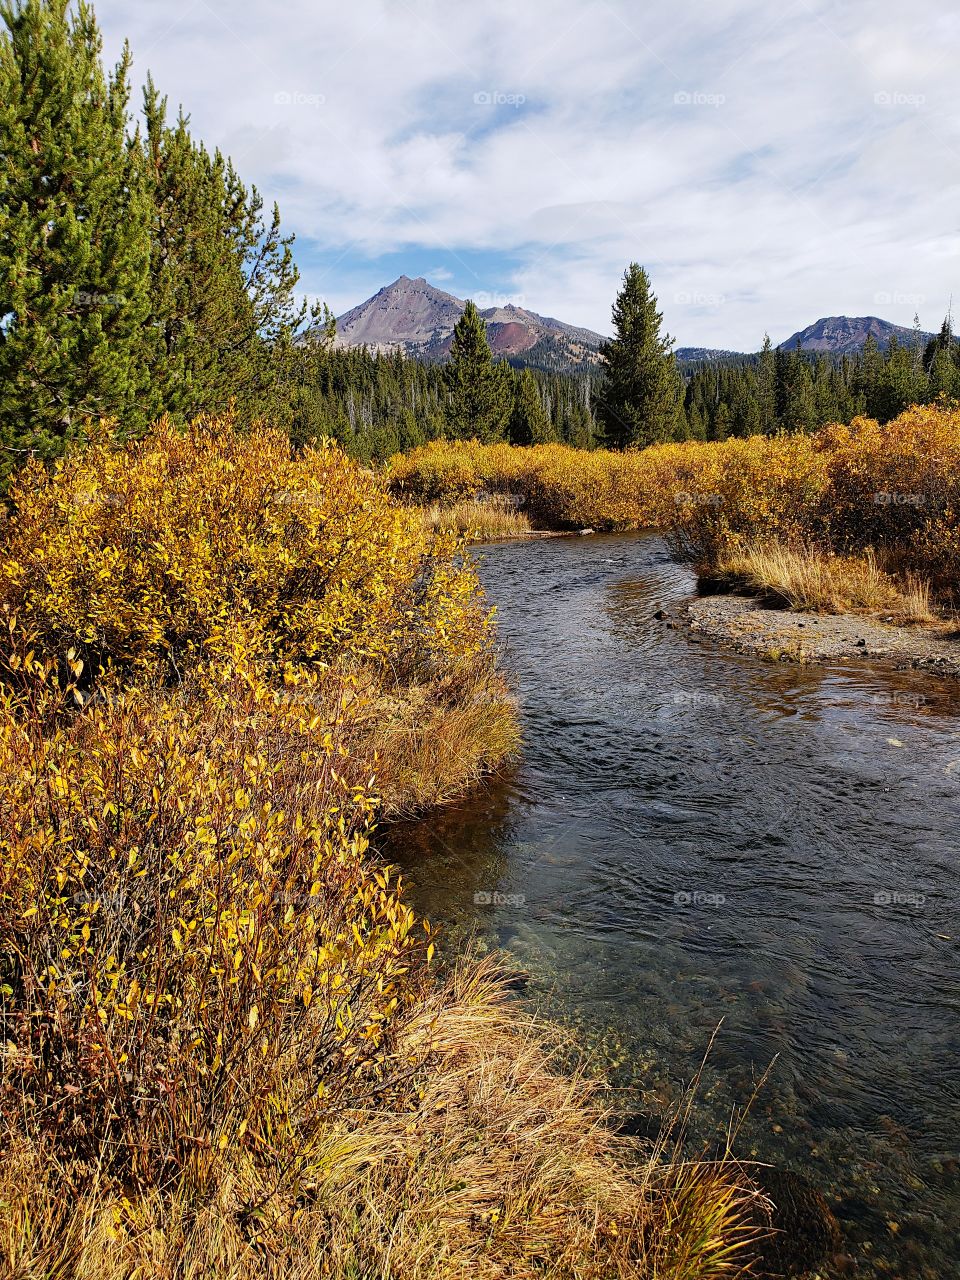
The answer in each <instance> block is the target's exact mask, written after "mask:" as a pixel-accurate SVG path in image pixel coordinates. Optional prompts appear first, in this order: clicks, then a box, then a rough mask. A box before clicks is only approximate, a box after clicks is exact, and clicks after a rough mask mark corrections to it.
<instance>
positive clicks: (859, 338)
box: [780, 316, 933, 356]
mask: <svg viewBox="0 0 960 1280" xmlns="http://www.w3.org/2000/svg"><path fill="white" fill-rule="evenodd" d="M920 336H921V339H922V340H923V341H924V342H926V341H927V340H928V339H929V338H932V337H933V334H932V333H923V334H921V335H920ZM868 337H873V338H874V339H875V340H876V343H877V346H879V347H880V349H881V350H886V348H887V347H888V346H889V345H890V339H891V338H896V340H897V342H899V343H900V345H901V346H903V345H904V344H909V343H912V342H913V341H914V332H913V330H912V329H907V328H905V327H904V326H903V325H902V324H891V323H890V321H889V320H881V319H879V318H878V317H877V316H824V317H823V319H822V320H817V321H815V322H814V323H813V324H809V325H807V327H806V329H800V330H798V331H797V332H796V333H794V334H792V335H791V337H789V338H788V339H787V340H786V342H781V343H780V347H781V350H783V351H787V350H792V349H793V348H794V347H796V345H797V343H798V342H799V343H800V346H801V348H802V349H803V350H804V351H823V352H825V353H826V354H828V355H835V356H845V355H852V354H854V352H857V351H862V350H863V344H864V343H865V342H866V340H867V338H868Z"/></svg>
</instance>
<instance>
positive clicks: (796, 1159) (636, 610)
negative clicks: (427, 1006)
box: [389, 536, 960, 1280]
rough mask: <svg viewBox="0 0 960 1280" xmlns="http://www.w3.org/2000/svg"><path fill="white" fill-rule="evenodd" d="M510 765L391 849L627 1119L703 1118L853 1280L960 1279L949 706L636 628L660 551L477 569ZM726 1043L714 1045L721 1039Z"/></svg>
mask: <svg viewBox="0 0 960 1280" xmlns="http://www.w3.org/2000/svg"><path fill="white" fill-rule="evenodd" d="M481 576H482V578H483V581H484V585H485V587H486V589H487V593H488V595H489V597H490V599H491V601H492V602H493V603H495V604H496V605H497V608H498V611H499V621H500V634H501V638H502V641H503V645H504V663H505V666H506V668H507V670H508V671H509V672H510V673H511V676H512V678H513V681H514V685H515V689H516V692H517V696H518V700H519V704H520V709H521V715H522V720H523V728H524V740H525V748H524V755H523V759H522V761H521V763H520V764H519V766H518V767H517V768H516V769H515V770H514V771H513V772H512V773H511V774H510V776H508V777H506V778H504V779H501V780H498V781H497V782H495V783H493V784H491V785H490V786H488V787H487V788H485V789H484V790H483V791H482V792H481V793H479V794H478V795H476V796H474V797H472V798H471V799H470V800H469V801H468V802H467V803H465V804H463V805H460V806H458V807H457V808H456V809H454V810H451V811H449V812H447V813H444V814H443V815H441V816H440V817H439V818H437V817H434V818H432V819H430V820H429V821H426V822H422V823H417V824H410V825H408V826H406V827H405V828H403V829H401V830H400V831H399V832H397V833H396V834H395V836H394V838H393V841H392V844H391V847H390V849H389V853H390V856H392V857H393V858H395V859H396V860H398V861H400V862H401V863H403V864H404V865H405V866H406V868H407V870H408V874H409V878H410V879H411V880H412V882H413V888H414V893H415V897H416V899H417V901H418V905H419V906H420V908H421V909H422V910H424V911H425V912H426V913H427V914H429V915H430V916H431V917H432V918H434V919H435V920H439V921H441V922H443V923H444V924H445V925H446V926H447V929H448V932H449V933H450V934H451V935H452V936H453V937H456V935H457V933H458V931H459V930H460V929H462V928H479V929H480V930H481V931H482V932H483V933H484V934H485V935H486V936H488V937H489V938H490V939H491V940H492V941H496V942H498V943H499V944H501V945H502V946H504V947H506V948H507V949H508V950H509V951H510V952H512V953H513V954H514V955H515V957H516V958H517V960H518V962H519V963H520V964H521V965H522V967H523V968H524V969H525V970H526V971H527V972H528V973H529V974H530V975H531V979H532V989H531V992H530V993H528V994H531V995H533V996H534V998H537V999H538V1000H539V1002H540V1004H541V1005H542V1006H543V1007H544V1008H545V1009H546V1010H547V1011H548V1012H550V1013H551V1015H553V1016H558V1015H559V1016H562V1017H564V1018H567V1019H568V1020H570V1021H571V1022H573V1023H574V1024H576V1025H577V1026H578V1028H579V1031H580V1034H581V1038H582V1040H583V1041H584V1043H586V1044H587V1045H588V1046H590V1047H592V1048H593V1049H594V1050H595V1051H597V1052H598V1053H599V1054H600V1055H601V1057H602V1060H603V1062H604V1064H605V1066H606V1068H607V1070H608V1072H609V1073H610V1074H611V1077H612V1079H613V1082H614V1084H615V1085H616V1086H617V1087H618V1088H620V1089H621V1090H623V1100H624V1104H625V1105H631V1104H632V1105H634V1106H636V1107H639V1108H641V1109H644V1110H647V1111H650V1112H652V1113H654V1114H661V1113H662V1112H663V1111H664V1109H666V1108H668V1107H670V1106H671V1105H672V1104H673V1103H675V1102H676V1100H677V1098H678V1097H679V1096H680V1093H681V1091H682V1089H683V1087H684V1085H685V1083H686V1082H689V1080H690V1079H691V1077H692V1076H693V1074H694V1073H695V1071H696V1069H697V1067H698V1066H699V1064H700V1061H701V1058H702V1056H703V1054H704V1051H705V1050H706V1048H707V1045H708V1042H709V1040H710V1037H711V1035H712V1034H713V1032H714V1031H715V1030H716V1028H717V1027H718V1024H720V1029H719V1032H718V1034H717V1036H716V1040H715V1042H714V1045H713V1048H712V1050H711V1053H710V1056H709V1060H708V1066H707V1070H706V1072H705V1075H704V1079H703V1082H702V1084H701V1091H700V1103H699V1105H698V1107H697V1109H696V1117H695V1125H696V1132H695V1134H694V1135H693V1136H694V1137H695V1139H696V1140H698V1141H700V1142H705V1143H710V1142H711V1141H714V1140H715V1139H716V1138H717V1136H718V1135H719V1134H721V1133H722V1131H723V1130H724V1129H725V1128H726V1126H727V1124H728V1122H729V1120H730V1116H731V1113H732V1112H733V1110H734V1108H740V1109H742V1108H743V1106H744V1105H745V1104H746V1103H747V1102H748V1100H749V1098H750V1096H751V1093H752V1092H753V1089H754V1086H755V1084H756V1082H757V1081H758V1080H759V1078H760V1077H761V1076H762V1074H763V1073H764V1072H765V1071H766V1070H767V1068H768V1067H770V1066H771V1063H772V1064H773V1066H772V1071H771V1074H770V1077H769V1079H768V1080H767V1082H766V1083H765V1084H764V1086H763V1088H762V1089H761V1091H760V1094H759V1097H758V1099H757V1101H756V1102H755V1103H754V1104H753V1106H752V1108H751V1110H750V1113H749V1115H748V1116H747V1118H746V1120H745V1121H744V1123H743V1126H742V1128H741V1131H740V1135H739V1138H738V1142H737V1150H738V1152H739V1154H740V1155H741V1156H743V1157H745V1158H746V1157H755V1158H758V1159H762V1160H769V1161H770V1162H772V1163H776V1164H778V1165H780V1166H786V1167H789V1168H792V1169H794V1170H797V1171H799V1172H802V1173H804V1174H805V1175H806V1176H807V1177H808V1178H809V1179H810V1180H811V1181H813V1182H814V1183H815V1184H816V1185H818V1186H819V1187H820V1188H821V1189H823V1190H824V1191H825V1192H826V1193H827V1194H828V1196H829V1197H830V1198H831V1199H832V1200H833V1201H834V1203H835V1207H836V1211H837V1214H838V1217H839V1218H840V1220H841V1224H842V1226H843V1227H844V1230H845V1233H846V1236H847V1241H848V1243H847V1249H848V1252H849V1255H850V1256H851V1258H853V1259H854V1260H855V1262H854V1264H853V1265H854V1268H855V1269H854V1270H852V1271H849V1272H848V1273H849V1274H854V1275H859V1276H877V1275H883V1276H897V1277H901V1276H902V1277H904V1278H906V1277H913V1276H917V1277H928V1276H929V1277H937V1280H940V1277H950V1276H960V1054H958V1050H960V984H958V969H957V959H958V946H960V919H958V913H957V906H958V888H960V839H958V836H960V792H958V787H960V718H958V711H960V704H958V702H957V699H956V695H955V694H954V693H953V692H952V690H951V689H950V688H948V687H947V686H945V685H940V684H937V683H936V682H934V681H933V680H931V679H930V678H929V677H925V676H922V675H920V674H917V675H916V676H913V675H906V674H905V675H903V676H899V675H897V676H893V675H887V676H884V675H882V674H880V673H877V672H871V671H869V670H865V671H859V670H853V669H840V668H833V669H828V668H822V667H812V668H799V667H796V666H792V665H789V666H780V665H769V664H766V663H762V662H760V661H757V660H753V659H748V658H742V657H739V656H736V655H731V654H728V653H723V652H721V651H719V650H715V649H712V648H710V647H709V646H708V645H694V644H692V643H691V642H690V640H689V639H687V638H686V636H685V635H684V634H682V633H678V632H676V631H672V630H670V629H668V628H667V627H666V626H665V625H664V623H663V622H660V621H656V620H655V619H654V616H653V615H654V614H655V612H656V611H657V610H658V609H660V608H662V607H665V606H669V605H670V604H672V603H675V602H677V601H678V600H681V599H683V598H684V597H685V596H689V594H690V593H691V592H692V590H693V581H692V578H691V576H690V574H689V573H688V572H687V571H686V570H684V569H682V568H680V567H678V566H677V565H675V564H673V563H672V562H671V560H670V557H669V555H668V553H667V551H666V549H665V547H664V545H663V543H662V542H661V541H660V540H659V539H657V538H654V537H649V536H640V537H635V536H632V537H603V538H584V539H554V540H544V541H542V542H535V543H523V544H504V545H501V546H494V547H489V548H485V549H484V551H483V552H482V557H481ZM721 1020H722V1021H721Z"/></svg>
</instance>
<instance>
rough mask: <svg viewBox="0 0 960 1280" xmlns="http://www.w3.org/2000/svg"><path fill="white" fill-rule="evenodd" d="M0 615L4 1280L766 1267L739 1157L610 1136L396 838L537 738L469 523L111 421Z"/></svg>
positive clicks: (50, 495)
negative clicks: (394, 869)
mask: <svg viewBox="0 0 960 1280" xmlns="http://www.w3.org/2000/svg"><path fill="white" fill-rule="evenodd" d="M0 620H2V631H0V1032H2V1049H0V1149H2V1151H3V1161H2V1163H0V1272H2V1273H3V1274H5V1275H6V1274H9V1275H11V1276H18V1277H19V1276H23V1277H34V1276H41V1275H58V1276H62V1277H65V1278H68V1280H74V1278H75V1280H93V1278H94V1277H96V1280H103V1278H104V1277H107V1278H108V1280H121V1278H124V1280H126V1278H128V1277H129V1278H131V1280H132V1277H134V1276H145V1275H149V1276H157V1277H168V1278H169V1280H174V1278H176V1280H207V1278H208V1277H210V1276H212V1275H216V1276H218V1277H228V1278H230V1280H240V1278H241V1277H244V1278H245V1280H246V1278H248V1277H263V1280H266V1278H267V1277H275V1276H291V1277H292V1276H296V1277H298V1278H299V1277H312V1276H316V1277H330V1278H331V1280H332V1278H333V1277H338V1278H339V1277H349V1276H353V1277H356V1278H357V1280H367V1278H372V1277H381V1276H382V1277H387V1276H396V1277H398V1278H399V1280H407V1278H409V1280H420V1278H421V1277H422V1278H423V1280H428V1278H429V1280H441V1278H442V1280H446V1278H447V1277H464V1278H466V1277H468V1276H469V1277H474V1276H477V1275H480V1276H488V1277H491V1278H493V1277H498V1278H499V1277H503V1278H504V1280H506V1277H508V1276H510V1277H531V1280H532V1277H534V1276H537V1275H544V1274H550V1275H555V1276H570V1277H584V1278H587V1277H595V1278H596V1280H600V1277H610V1276H621V1277H636V1278H640V1277H654V1276H657V1277H664V1278H669V1280H693V1277H694V1276H696V1277H716V1278H717V1280H719V1278H720V1277H725V1276H732V1275H737V1274H740V1273H741V1271H742V1269H743V1266H744V1264H745V1262H746V1261H747V1260H748V1258H749V1252H750V1248H751V1241H752V1239H753V1235H754V1232H753V1230H752V1228H751V1227H750V1225H749V1224H750V1221H751V1210H752V1206H753V1205H754V1203H755V1201H756V1198H757V1197H756V1193H754V1192H753V1191H752V1190H751V1188H750V1187H749V1184H748V1182H747V1180H746V1178H745V1177H744V1175H743V1174H742V1172H741V1171H739V1170H738V1169H737V1168H736V1167H735V1166H732V1165H730V1164H728V1163H725V1162H721V1163H720V1164H719V1165H716V1166H714V1165H712V1164H709V1165H704V1166H700V1165H697V1164H688V1163H687V1162H686V1161H685V1160H684V1159H683V1158H682V1157H675V1156H669V1157H668V1156H666V1155H665V1153H664V1152H663V1151H657V1152H653V1153H649V1152H647V1153H642V1152H641V1151H640V1150H639V1149H638V1148H637V1147H636V1145H635V1144H634V1145H631V1143H630V1142H629V1141H628V1140H626V1139H617V1138H615V1137H614V1135H613V1134H612V1133H611V1132H610V1130H609V1128H608V1127H607V1125H606V1123H605V1119H606V1117H605V1114H604V1112H603V1110H602V1108H601V1107H600V1106H599V1105H598V1100H597V1097H596V1090H595V1088H594V1087H591V1086H590V1085H588V1083H587V1082H586V1080H585V1079H584V1078H582V1077H569V1076H566V1075H564V1074H562V1073H561V1072H560V1071H559V1070H558V1069H557V1068H556V1067H555V1066H554V1065H553V1064H552V1062H551V1060H550V1055H549V1053H548V1051H547V1050H546V1049H545V1048H544V1045H543V1042H542V1040H541V1038H540V1033H539V1031H538V1029H537V1028H536V1027H535V1026H533V1025H532V1024H528V1023H527V1022H526V1021H525V1019H524V1018H523V1017H521V1016H520V1015H519V1013H518V1011H517V1010H516V1009H515V1008H514V1007H511V1005H510V1004H509V1003H508V1001H507V998H506V994H505V989H504V978H503V975H502V973H501V972H500V970H499V968H498V967H497V962H495V961H487V962H485V963H481V962H478V961H476V960H474V959H471V958H469V957H467V958H464V959H463V960H461V961H460V962H459V963H456V964H454V965H453V966H452V967H451V968H449V969H448V970H447V971H446V972H445V973H444V974H438V973H437V971H436V970H437V962H438V957H435V956H434V953H433V948H434V944H433V940H432V938H431V932H430V928H429V925H428V924H427V923H426V922H423V921H419V920H417V918H416V916H415V913H414V912H413V911H412V910H411V908H410V907H409V906H408V905H407V902H406V899H405V896H404V892H403V887H402V885H401V884H400V883H399V881H398V879H397V878H396V877H395V876H394V875H393V873H391V871H390V870H389V869H388V868H387V867H385V866H383V865H381V864H380V863H379V862H378V861H377V860H376V859H375V858H374V857H372V856H371V853H370V850H369V846H368V841H369V837H370V831H371V823H372V822H373V820H374V817H375V816H376V815H377V814H378V813H382V812H383V811H384V809H387V810H391V809H392V810H398V809H402V808H403V807H405V806H410V805H423V804H430V803H437V802H440V801H443V800H445V799H448V798H450V796H451V795H452V794H455V793H456V791H457V790H458V789H460V788H462V787H463V786H464V785H465V784H466V783H467V782H468V781H470V780H472V779H473V778H475V777H476V776H477V775H478V774H479V773H480V772H482V771H483V770H484V769H488V768H490V767H491V766H492V765H493V764H494V763H496V762H497V761H498V760H500V759H501V758H502V757H503V755H504V754H505V752H508V751H509V750H510V749H511V748H512V746H513V744H514V741H515V735H516V729H515V724H514V720H513V715H512V711H511V709H510V706H509V703H508V701H507V700H506V696H505V691H504V687H503V684H502V681H501V680H500V677H499V676H498V674H497V672H496V668H495V664H494V653H493V647H492V631H491V628H490V617H489V612H488V610H487V609H486V608H485V606H484V603H483V600H482V596H481V595H480V593H479V590H478V586H477V582H476V578H475V575H474V572H473V569H472V568H471V566H470V564H469V562H467V561H465V560H464V558H463V557H462V556H461V554H460V552H459V547H458V544H457V543H456V542H453V541H451V540H450V539H448V538H446V537H444V536H440V537H431V536H429V535H428V534H427V533H426V532H425V530H424V528H423V523H422V520H421V519H420V517H419V515H418V513H417V512H415V511H411V510H408V509H404V508H400V507H398V506H397V505H396V504H395V503H394V502H393V501H392V500H391V499H390V498H389V497H388V495H387V494H386V493H385V491H384V490H383V488H382V486H381V485H380V483H379V482H378V481H377V480H376V478H375V477H373V476H371V475H369V474H367V473H364V472H362V471H360V470H359V469H358V468H357V467H356V466H355V465H354V464H352V463H350V462H348V461H347V460H346V459H345V458H344V457H343V456H342V455H341V454H340V453H339V452H338V451H337V450H335V449H333V448H332V447H323V448H319V449H314V450H308V451H307V452H305V453H303V454H302V455H300V456H291V454H290V452H289V447H288V445H287V444H286V442H285V441H284V440H283V439H282V437H280V436H278V435H277V434H276V433H272V432H269V431H263V432H257V433H254V434H251V435H238V434H235V433H234V432H233V431H232V429H231V427H230V424H229V423H217V422H212V421H209V422H200V423H196V424H194V425H193V426H192V427H191V428H189V429H188V430H186V431H185V432H182V433H181V432H178V431H175V430H173V429H172V428H171V427H170V426H169V425H167V424H161V425H160V426H159V427H158V428H157V430H156V431H155V432H154V433H153V434H152V435H151V436H150V437H148V438H147V439H145V440H142V441H140V442H136V443H131V444H127V445H124V446H119V445H116V444H114V443H113V441H112V440H111V438H110V436H109V435H108V434H106V433H104V434H102V435H100V436H99V437H98V438H97V439H95V440H94V441H92V442H91V444H90V445H89V447H88V448H87V449H86V450H85V451H82V452H77V453H74V454H71V455H70V456H69V457H68V458H67V459H66V460H65V461H64V462H63V463H61V464H60V465H59V466H58V468H57V470H56V471H55V472H53V473H48V472H46V471H44V470H42V469H40V468H32V469H28V470H27V471H26V472H25V473H24V474H23V475H22V476H21V477H20V478H19V479H18V481H17V483H16V484H15V486H14V487H13V490H12V493H11V508H10V511H9V514H8V517H7V520H6V524H5V526H4V529H3V535H2V545H0Z"/></svg>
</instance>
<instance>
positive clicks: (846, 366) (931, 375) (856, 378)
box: [684, 320, 960, 440]
mask: <svg viewBox="0 0 960 1280" xmlns="http://www.w3.org/2000/svg"><path fill="white" fill-rule="evenodd" d="M943 396H945V397H947V399H951V400H952V399H957V398H960V344H958V342H957V340H956V339H955V338H954V336H953V334H952V332H951V326H950V322H949V321H948V320H945V321H944V323H943V327H942V328H941V330H940V333H939V334H938V335H937V336H936V337H934V338H932V339H929V340H928V341H926V342H924V340H923V339H922V338H921V337H920V335H919V334H918V335H917V337H916V339H915V340H914V341H913V342H911V343H909V344H902V343H898V342H897V340H896V339H895V338H894V339H892V340H891V342H890V345H889V347H888V348H887V349H886V350H885V351H881V350H880V348H879V347H878V345H877V343H876V340H875V339H874V338H873V337H872V336H871V337H869V338H868V339H867V341H866V343H865V344H864V348H863V351H862V352H859V353H858V354H856V355H846V356H842V357H831V356H828V355H819V356H811V355H809V354H808V353H804V352H800V351H796V350H794V351H782V350H780V349H777V350H773V349H772V348H771V345H770V340H769V338H768V339H766V341H765V342H764V345H763V348H762V350H761V351H760V353H759V354H758V355H756V356H746V357H744V358H743V359H742V360H738V361H723V362H721V361H717V362H709V363H704V364H701V365H698V366H697V367H696V368H694V369H693V371H692V372H691V373H690V374H689V377H688V381H687V388H686V394H685V399H684V408H685V418H686V423H685V428H686V433H687V434H688V435H689V436H691V437H693V438H695V439H700V440H724V439H726V438H727V437H728V436H749V435H755V434H757V433H758V432H759V433H769V432H774V431H779V430H788V431H809V430H813V429H815V428H816V427H820V426H822V425H823V424H824V423H826V422H849V421H850V419H851V418H853V417H855V416H856V415H857V414H866V415H867V416H868V417H870V418H876V419H877V420H878V421H879V422H890V421H891V420H892V419H893V418H896V417H897V416H898V415H899V414H901V413H902V412H903V410H904V409H906V408H907V407H908V405H911V404H931V403H933V402H934V401H935V400H938V399H940V398H941V397H943Z"/></svg>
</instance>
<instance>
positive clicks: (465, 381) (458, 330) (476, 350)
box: [446, 302, 513, 443]
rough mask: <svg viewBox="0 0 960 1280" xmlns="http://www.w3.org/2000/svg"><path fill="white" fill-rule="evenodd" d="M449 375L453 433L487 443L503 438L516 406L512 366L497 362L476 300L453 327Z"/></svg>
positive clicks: (450, 417) (450, 415) (449, 418)
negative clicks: (511, 375) (513, 393)
mask: <svg viewBox="0 0 960 1280" xmlns="http://www.w3.org/2000/svg"><path fill="white" fill-rule="evenodd" d="M446 377H447V386H448V389H449V403H448V407H447V422H448V426H449V430H450V433H451V434H452V435H454V436H459V437H460V438H461V439H466V440H470V439H477V440H481V441H483V442H484V443H488V442H490V441H492V440H501V439H502V438H503V433H504V429H505V427H506V424H507V420H508V419H509V417H510V413H511V410H512V408H513V396H512V391H511V386H510V381H509V379H510V367H509V365H506V364H502V363H501V364H495V363H494V360H493V353H492V352H491V350H490V343H489V342H488V341H487V329H486V325H485V324H484V322H483V317H482V316H481V315H480V312H479V311H478V310H477V308H476V306H475V305H474V304H473V302H468V303H467V305H466V307H465V308H464V312H463V315H462V316H461V317H460V319H459V320H458V321H457V323H456V326H455V328H454V330H453V341H452V343H451V345H450V360H449V363H448V364H447V368H446Z"/></svg>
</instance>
